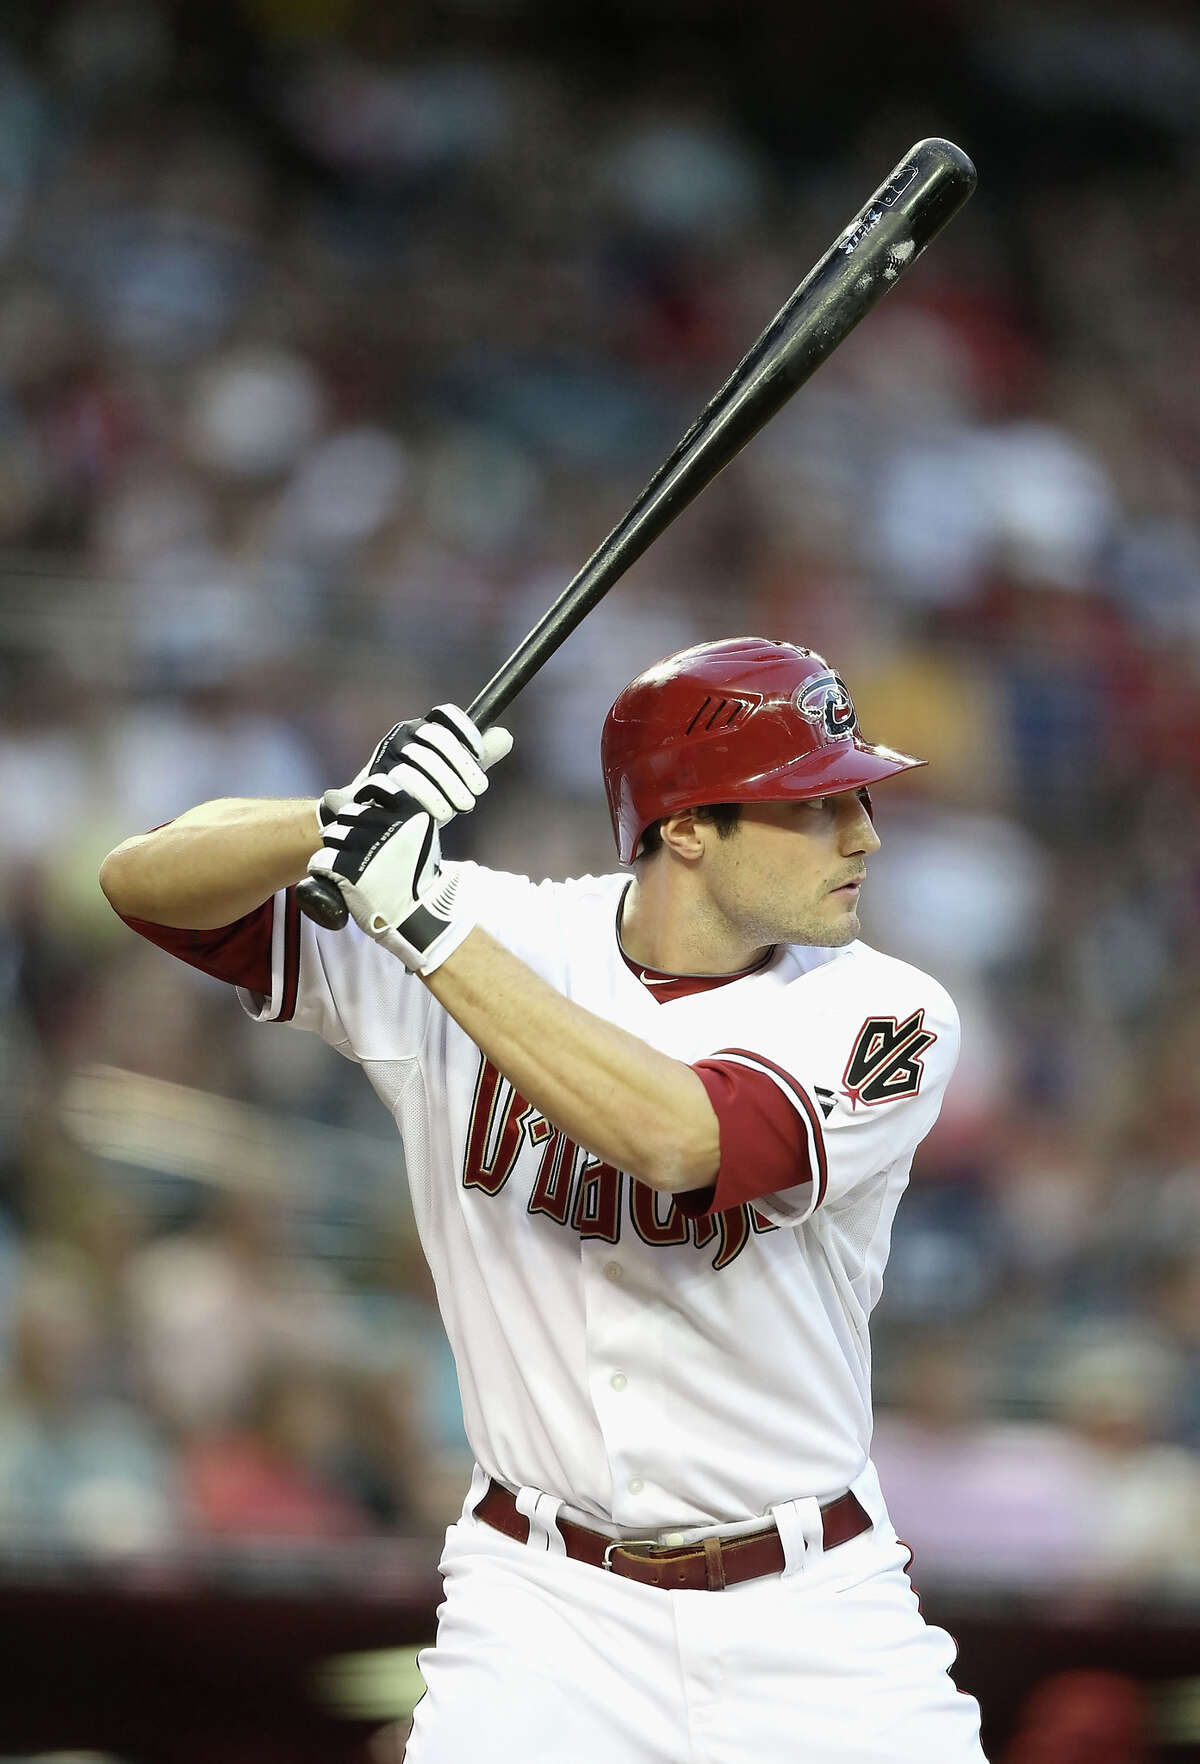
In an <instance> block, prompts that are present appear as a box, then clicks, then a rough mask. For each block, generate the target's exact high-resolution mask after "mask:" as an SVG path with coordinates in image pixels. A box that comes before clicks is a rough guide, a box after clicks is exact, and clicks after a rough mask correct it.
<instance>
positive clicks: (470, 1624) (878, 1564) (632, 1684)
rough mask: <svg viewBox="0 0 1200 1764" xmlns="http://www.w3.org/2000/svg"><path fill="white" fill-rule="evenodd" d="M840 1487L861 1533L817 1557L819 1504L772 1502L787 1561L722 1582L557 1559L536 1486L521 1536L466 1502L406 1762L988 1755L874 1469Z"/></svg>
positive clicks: (877, 1760) (729, 1761)
mask: <svg viewBox="0 0 1200 1764" xmlns="http://www.w3.org/2000/svg"><path fill="white" fill-rule="evenodd" d="M484 1486H485V1484H484V1482H483V1480H482V1479H481V1477H480V1475H479V1473H478V1472H477V1474H476V1483H475V1487H474V1488H473V1493H472V1497H471V1498H470V1499H469V1500H468V1508H469V1507H470V1506H471V1505H472V1504H473V1501H474V1499H477V1498H478V1496H479V1494H480V1493H481V1492H482V1489H483V1487H484ZM852 1486H853V1489H854V1493H855V1494H856V1495H857V1496H858V1498H859V1500H860V1501H861V1502H862V1504H863V1506H864V1507H865V1508H866V1510H867V1512H868V1513H869V1514H870V1515H871V1517H872V1518H873V1519H874V1520H875V1527H874V1530H873V1531H869V1532H864V1533H863V1534H862V1536H861V1537H856V1538H852V1539H851V1540H850V1542H848V1543H844V1544H841V1545H839V1546H838V1547H837V1548H836V1549H833V1550H830V1551H829V1552H828V1554H826V1553H825V1551H824V1550H823V1548H822V1544H821V1530H820V1518H819V1510H818V1508H817V1503H816V1502H815V1501H812V1500H802V1501H789V1502H786V1503H785V1504H783V1505H782V1506H780V1507H777V1508H774V1509H773V1510H772V1511H773V1514H774V1517H775V1520H776V1523H777V1524H778V1525H779V1529H780V1533H781V1535H782V1537H783V1542H784V1553H785V1557H786V1561H787V1567H786V1569H785V1571H784V1573H783V1574H782V1575H779V1576H769V1577H765V1578H763V1579H761V1580H752V1581H746V1582H743V1583H742V1584H741V1585H738V1586H734V1587H730V1588H727V1589H726V1590H725V1591H724V1592H665V1591H663V1590H662V1589H661V1588H658V1587H650V1586H640V1585H638V1584H637V1583H636V1582H634V1581H629V1580H622V1579H619V1578H618V1577H617V1576H616V1575H614V1574H606V1573H604V1572H603V1571H601V1570H600V1569H597V1568H593V1567H591V1566H589V1565H588V1564H587V1563H583V1562H575V1561H572V1560H571V1559H570V1558H569V1557H567V1556H566V1555H565V1553H563V1549H562V1539H561V1537H560V1536H559V1534H558V1531H557V1529H556V1528H555V1526H554V1515H555V1513H556V1511H557V1506H558V1503H557V1502H555V1501H553V1500H552V1499H551V1498H550V1497H549V1496H546V1495H538V1494H537V1492H536V1491H534V1490H522V1491H521V1496H520V1504H521V1507H522V1510H523V1511H526V1512H527V1513H528V1514H529V1515H530V1517H531V1527H530V1541H529V1543H528V1544H520V1543H515V1542H513V1541H512V1539H510V1538H507V1537H504V1536H502V1535H501V1534H500V1533H499V1532H497V1531H495V1530H493V1529H492V1528H491V1526H488V1525H485V1524H483V1522H482V1521H480V1520H476V1519H474V1518H472V1517H471V1516H470V1514H469V1512H465V1513H464V1517H463V1518H462V1519H460V1520H459V1522H458V1523H457V1524H456V1525H453V1526H451V1528H450V1530H449V1532H448V1533H447V1537H446V1548H445V1553H444V1555H443V1557H442V1572H443V1574H444V1576H445V1599H444V1601H443V1603H442V1605H441V1607H440V1608H439V1612H438V1634H437V1643H436V1646H435V1647H434V1648H432V1649H426V1650H425V1652H424V1653H422V1655H421V1656H420V1659H419V1662H418V1664H419V1665H420V1668H421V1672H422V1674H423V1676H424V1679H425V1684H426V1687H427V1688H426V1694H425V1696H424V1697H423V1698H422V1700H421V1702H420V1703H419V1704H418V1705H417V1710H416V1715H415V1717H414V1721H413V1730H412V1736H411V1738H410V1740H409V1743H408V1751H407V1753H406V1764H481V1761H482V1760H487V1764H986V1760H985V1759H984V1755H983V1752H982V1750H981V1747H980V1743H979V1706H978V1704H977V1703H976V1702H975V1700H974V1698H973V1697H969V1696H966V1695H965V1694H963V1693H962V1692H960V1691H958V1690H956V1688H955V1686H954V1684H953V1683H952V1682H951V1680H950V1678H949V1676H948V1672H949V1668H950V1666H951V1664H952V1662H953V1660H954V1654H955V1647H954V1643H953V1641H952V1640H951V1638H950V1637H949V1636H948V1635H947V1634H946V1633H945V1631H944V1630H941V1629H935V1628H933V1627H931V1626H930V1625H929V1624H927V1623H926V1622H925V1621H924V1619H923V1618H922V1617H921V1615H920V1613H919V1611H918V1609H917V1599H916V1595H915V1593H914V1592H913V1590H912V1587H911V1585H910V1584H909V1580H908V1576H907V1574H906V1573H905V1568H906V1565H907V1561H908V1551H907V1550H906V1549H905V1547H904V1545H903V1544H901V1543H900V1542H899V1541H898V1539H897V1537H896V1533H895V1531H894V1530H893V1529H892V1526H891V1522H890V1520H889V1519H888V1517H887V1512H886V1509H885V1507H884V1503H883V1498H882V1496H881V1494H880V1491H879V1483H878V1479H877V1478H876V1476H875V1472H874V1469H873V1468H872V1467H871V1466H870V1465H868V1466H867V1469H866V1470H865V1471H864V1472H863V1474H862V1476H860V1477H859V1478H858V1480H857V1481H856V1482H855V1483H854V1484H853V1485H852Z"/></svg>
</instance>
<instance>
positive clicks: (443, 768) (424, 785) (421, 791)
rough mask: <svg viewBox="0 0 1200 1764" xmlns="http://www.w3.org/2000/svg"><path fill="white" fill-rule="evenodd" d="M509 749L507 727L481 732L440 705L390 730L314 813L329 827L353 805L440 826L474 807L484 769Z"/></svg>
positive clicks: (485, 784)
mask: <svg viewBox="0 0 1200 1764" xmlns="http://www.w3.org/2000/svg"><path fill="white" fill-rule="evenodd" d="M511 750H512V736H511V735H510V734H509V732H508V730H507V729H499V728H493V729H487V730H479V729H477V728H476V727H475V724H474V723H473V722H472V721H471V719H470V717H468V715H467V714H466V712H465V711H462V710H460V709H459V708H458V706H457V705H456V704H439V705H438V706H437V708H436V709H435V710H431V711H430V713H429V715H428V716H427V717H412V718H410V719H409V721H408V722H405V723H397V724H396V725H395V727H394V728H391V729H389V730H388V732H387V734H386V735H385V736H384V738H383V740H382V741H381V742H380V743H379V745H378V746H377V747H376V749H375V751H374V753H373V754H372V755H371V757H370V759H369V760H368V761H367V763H366V765H365V766H364V767H363V769H362V771H361V772H359V774H358V776H357V777H356V778H354V779H353V780H352V782H351V783H349V784H346V785H343V786H342V787H341V788H340V789H336V790H327V791H326V792H325V794H324V796H323V797H322V798H321V802H320V805H319V808H318V813H319V815H320V817H321V825H322V826H323V827H329V826H330V825H331V824H332V823H333V822H334V821H335V820H337V818H338V817H339V816H340V815H341V813H342V811H343V810H344V809H345V808H346V807H347V805H348V804H350V803H352V802H357V803H363V804H371V805H374V806H376V807H382V808H387V809H390V810H391V812H392V813H393V814H400V813H402V812H403V810H404V808H405V807H406V805H407V804H411V805H412V807H413V808H418V807H419V808H422V809H424V810H425V812H426V814H428V815H431V816H432V817H433V819H434V820H435V821H436V822H437V824H438V826H439V827H444V826H445V824H446V822H447V821H449V820H451V819H452V818H453V817H454V816H455V815H458V814H466V813H467V812H468V811H469V810H470V809H473V808H474V807H475V804H476V802H477V801H478V799H479V798H480V797H481V796H482V795H483V793H484V791H485V790H486V789H487V787H488V781H487V771H488V768H489V767H490V766H494V765H495V764H496V761H497V760H502V759H503V758H504V757H505V755H506V754H508V753H509V752H511Z"/></svg>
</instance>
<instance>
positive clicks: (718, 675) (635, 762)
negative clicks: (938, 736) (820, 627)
mask: <svg viewBox="0 0 1200 1764" xmlns="http://www.w3.org/2000/svg"><path fill="white" fill-rule="evenodd" d="M600 757H601V764H602V766H603V770H604V786H605V790H606V791H607V793H608V806H609V812H610V814H611V816H612V823H613V832H614V834H615V835H616V841H617V850H618V852H619V853H620V858H621V862H622V863H623V864H628V863H631V862H632V861H633V859H634V857H635V856H636V854H637V849H638V845H639V843H640V841H641V838H642V835H643V833H644V832H645V831H646V828H647V827H649V826H650V825H652V823H653V822H655V821H658V820H662V819H663V818H664V817H666V816H668V815H672V814H677V813H679V812H680V811H681V810H683V809H689V808H700V807H702V806H703V805H705V804H707V803H717V802H794V801H801V800H804V799H805V798H808V797H814V796H831V795H833V794H835V793H836V792H838V791H842V790H861V789H864V788H868V787H869V786H870V785H872V784H876V783H878V782H879V781H880V779H882V778H890V777H892V776H894V775H895V774H896V773H897V772H907V771H909V770H911V769H912V768H913V767H914V766H921V765H924V764H925V761H924V760H919V759H914V758H913V757H912V756H911V755H909V754H905V753H896V752H895V751H894V750H893V749H892V748H890V747H880V746H872V745H871V744H870V743H869V742H867V741H864V740H863V738H862V735H861V733H860V731H859V727H858V717H857V714H856V712H855V709H854V701H853V699H852V698H851V696H850V692H849V690H848V688H847V686H846V683H845V681H844V680H843V679H842V677H841V675H840V674H838V673H837V672H835V670H834V669H833V668H831V667H830V665H829V663H828V662H827V661H826V660H825V658H824V656H820V655H817V654H816V653H815V652H814V651H813V650H811V649H804V648H801V647H800V646H799V645H798V644H794V643H778V642H774V641H772V640H771V639H769V638H766V637H733V638H726V639H724V640H722V641H721V642H718V643H698V644H695V645H694V646H693V647H692V648H690V649H682V650H680V651H678V653H676V654H675V655H669V656H666V657H664V659H663V660H662V661H659V662H655V664H654V666H653V667H650V668H647V669H646V671H645V672H644V673H642V674H639V675H638V676H637V678H636V679H635V680H631V681H630V683H629V685H628V686H626V688H625V690H624V691H623V692H622V693H620V694H619V695H618V697H617V699H616V701H615V703H614V704H613V706H612V708H611V710H610V711H609V713H608V716H607V717H606V718H605V721H604V733H603V736H602V737H601V743H600Z"/></svg>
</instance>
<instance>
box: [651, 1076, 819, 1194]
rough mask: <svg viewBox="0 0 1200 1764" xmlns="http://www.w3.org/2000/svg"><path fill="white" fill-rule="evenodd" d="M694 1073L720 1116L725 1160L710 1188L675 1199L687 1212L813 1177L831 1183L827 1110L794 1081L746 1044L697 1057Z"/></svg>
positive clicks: (775, 1192)
mask: <svg viewBox="0 0 1200 1764" xmlns="http://www.w3.org/2000/svg"><path fill="white" fill-rule="evenodd" d="M751 1062H753V1063H751ZM692 1070H693V1071H694V1072H695V1074H696V1076H697V1077H698V1078H699V1079H700V1082H701V1083H702V1084H703V1085H704V1088H705V1090H706V1091H707V1092H708V1100H709V1102H710V1103H711V1104H712V1106H713V1109H714V1111H715V1113H716V1117H717V1123H718V1127H719V1131H720V1139H721V1165H720V1168H719V1169H718V1171H717V1178H716V1181H715V1182H714V1183H711V1184H710V1185H709V1186H708V1187H707V1188H697V1189H693V1190H692V1191H691V1192H690V1193H688V1194H677V1195H676V1196H675V1204H676V1206H677V1207H678V1208H679V1210H680V1212H682V1213H684V1214H686V1215H687V1216H688V1217H689V1218H693V1219H696V1218H702V1217H703V1216H704V1215H706V1214H708V1213H723V1212H726V1211H728V1210H729V1209H730V1208H732V1207H740V1206H744V1205H745V1204H747V1203H748V1202H752V1201H757V1200H762V1199H763V1198H764V1196H766V1195H769V1194H778V1193H779V1192H780V1191H781V1190H783V1189H787V1188H795V1187H797V1186H798V1185H799V1184H800V1183H804V1182H811V1181H813V1180H814V1178H816V1180H817V1181H818V1183H819V1185H820V1186H821V1187H822V1188H823V1187H824V1170H825V1158H824V1147H823V1144H822V1135H821V1117H820V1112H819V1110H817V1109H816V1108H815V1106H814V1105H813V1104H812V1102H811V1099H810V1098H809V1097H808V1095H807V1093H806V1092H805V1091H804V1090H803V1088H802V1087H801V1086H800V1085H799V1084H798V1083H797V1082H796V1080H795V1079H793V1078H791V1077H790V1075H789V1074H788V1073H786V1072H784V1071H783V1070H782V1068H779V1067H775V1066H774V1065H773V1064H772V1062H770V1061H767V1060H765V1059H763V1058H762V1057H761V1056H759V1055H755V1054H749V1053H743V1051H742V1050H741V1049H738V1050H737V1052H736V1055H733V1056H732V1057H726V1055H725V1054H724V1053H722V1054H716V1055H714V1056H713V1057H712V1058H711V1059H705V1060H696V1061H695V1062H694V1063H693V1065H692Z"/></svg>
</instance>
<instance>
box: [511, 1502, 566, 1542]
mask: <svg viewBox="0 0 1200 1764" xmlns="http://www.w3.org/2000/svg"><path fill="white" fill-rule="evenodd" d="M516 1501H517V1512H518V1513H520V1514H521V1515H522V1517H523V1518H525V1519H528V1521H529V1548H530V1549H531V1550H543V1551H544V1552H545V1553H546V1554H547V1555H550V1556H565V1555H566V1553H567V1546H566V1544H565V1542H564V1541H563V1535H562V1532H561V1531H560V1530H559V1529H558V1510H559V1508H560V1507H561V1506H562V1501H561V1500H560V1499H559V1498H558V1497H557V1496H556V1495H548V1494H543V1493H542V1492H541V1490H540V1489H536V1488H519V1489H518V1490H517V1496H516Z"/></svg>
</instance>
